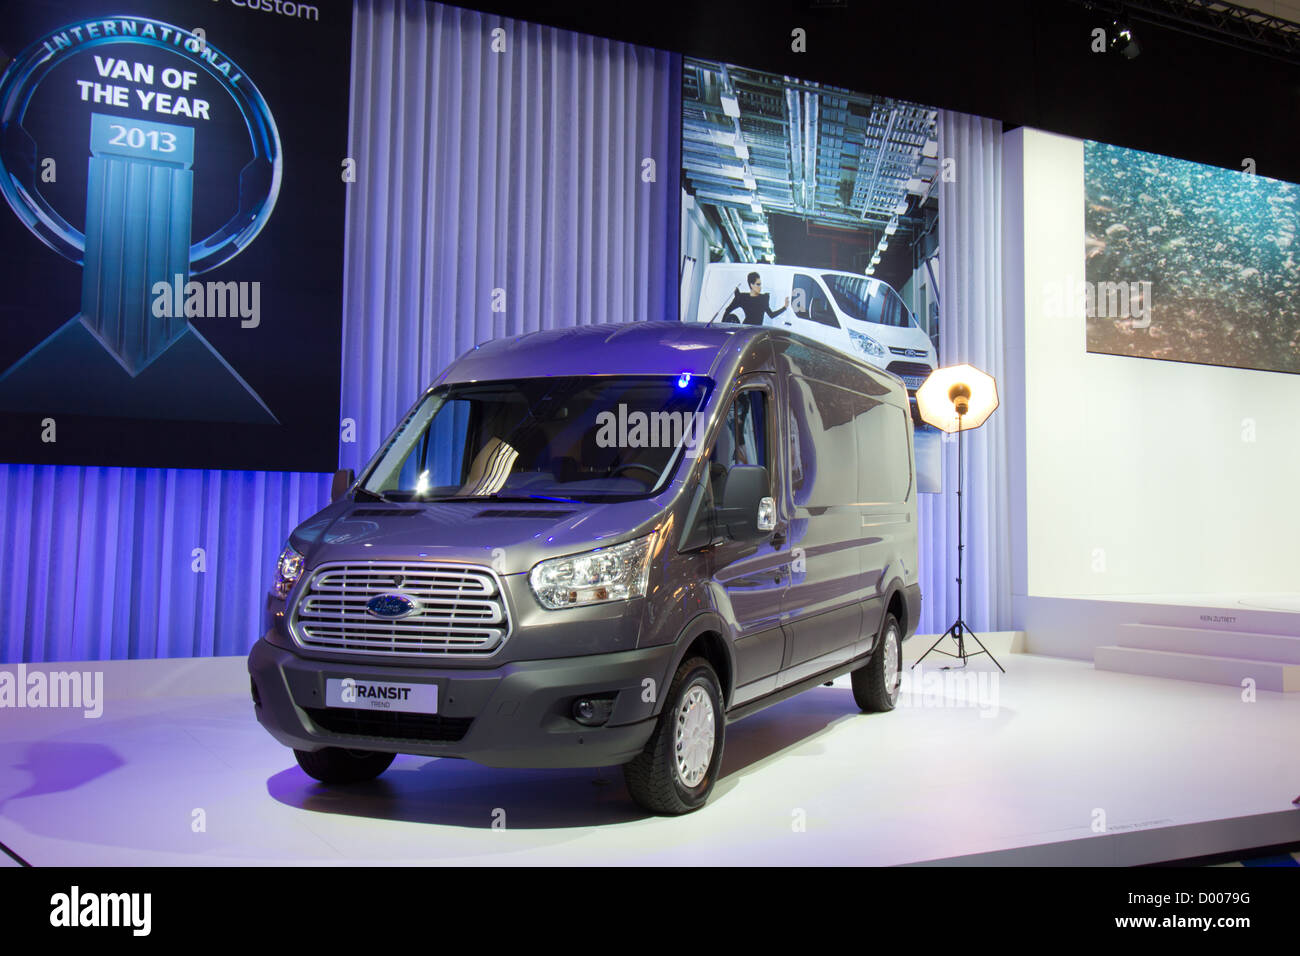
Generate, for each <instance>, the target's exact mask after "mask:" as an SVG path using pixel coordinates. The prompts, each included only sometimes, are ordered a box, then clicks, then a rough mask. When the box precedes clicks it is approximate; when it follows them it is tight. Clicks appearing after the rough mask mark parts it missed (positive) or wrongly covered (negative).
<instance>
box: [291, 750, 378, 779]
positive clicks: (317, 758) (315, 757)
mask: <svg viewBox="0 0 1300 956" xmlns="http://www.w3.org/2000/svg"><path fill="white" fill-rule="evenodd" d="M293 755H294V756H295V757H297V758H298V766H300V767H302V769H303V772H304V773H306V774H307V776H309V777H315V778H316V779H317V780H319V781H320V782H321V783H361V782H362V781H363V780H374V779H375V778H376V777H378V776H379V775H380V774H381V773H383V772H384V771H385V770H387V769H388V767H389V765H390V764H391V763H392V762H393V758H394V757H396V756H397V754H381V753H375V752H373V751H370V750H345V749H344V748H342V747H326V748H325V749H324V750H295V751H294V752H293Z"/></svg>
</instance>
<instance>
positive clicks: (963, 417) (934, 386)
mask: <svg viewBox="0 0 1300 956" xmlns="http://www.w3.org/2000/svg"><path fill="white" fill-rule="evenodd" d="M997 407H998V383H997V381H996V380H995V379H994V378H993V376H992V375H989V374H988V373H986V372H981V371H980V370H979V369H977V368H975V367H974V366H973V365H952V366H948V367H947V368H937V369H935V370H934V371H933V372H931V373H930V375H929V377H928V378H926V380H925V381H924V382H922V383H921V387H920V388H918V389H917V390H916V408H917V411H918V412H920V414H921V418H922V419H923V420H924V421H926V422H928V423H929V424H931V425H933V426H934V427H935V428H938V429H940V430H942V431H945V432H949V433H952V432H957V619H956V620H955V621H953V623H952V624H951V626H949V628H948V630H946V631H944V632H943V633H942V634H940V635H939V638H938V640H936V641H935V642H934V643H933V644H931V645H930V650H928V651H926V652H925V653H924V654H922V655H921V656H920V657H919V658H917V661H916V664H919V663H921V661H923V660H925V659H926V658H927V657H928V656H929V655H930V653H931V652H932V651H935V650H936V649H937V648H938V646H939V642H940V641H942V640H943V639H944V638H945V637H951V638H952V639H953V641H954V642H956V644H957V653H956V654H953V653H951V652H949V651H937V653H939V654H943V655H945V656H946V657H955V658H957V659H958V660H960V661H961V663H962V666H963V667H965V666H966V662H967V660H968V659H970V658H972V657H977V656H978V655H980V654H987V655H988V658H989V660H991V661H992V662H993V663H994V664H997V667H998V670H1000V671H1002V672H1003V673H1004V674H1005V673H1006V670H1005V669H1004V668H1003V667H1002V665H1001V664H998V660H997V658H996V657H994V656H993V655H992V654H991V653H989V649H988V648H987V647H985V646H984V644H983V643H982V642H981V641H980V639H979V637H978V636H976V634H975V633H974V632H973V631H971V629H970V628H969V627H967V625H966V621H965V620H964V619H963V618H962V610H961V608H962V591H961V588H962V552H963V551H965V549H966V546H965V543H964V541H963V538H962V507H961V497H962V487H963V484H964V481H965V470H964V466H965V460H964V459H965V446H966V432H968V431H970V430H971V429H972V428H979V427H980V426H981V425H983V424H984V423H985V422H986V421H988V417H989V416H990V415H992V414H993V412H994V410H995V409H996V408H997ZM967 636H969V637H970V638H971V640H973V641H974V642H975V643H976V644H979V648H980V649H979V650H978V651H974V652H972V653H967V651H966V638H967ZM916 664H913V665H912V666H913V667H915V666H916Z"/></svg>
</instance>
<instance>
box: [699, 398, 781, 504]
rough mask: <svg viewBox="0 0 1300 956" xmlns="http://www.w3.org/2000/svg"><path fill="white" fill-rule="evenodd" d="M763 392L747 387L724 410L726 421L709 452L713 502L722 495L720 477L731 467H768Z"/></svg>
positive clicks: (765, 408) (765, 406)
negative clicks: (725, 410)
mask: <svg viewBox="0 0 1300 956" xmlns="http://www.w3.org/2000/svg"><path fill="white" fill-rule="evenodd" d="M766 397H767V396H766V393H765V392H763V391H762V390H761V389H757V388H750V389H746V390H745V391H743V392H741V393H740V394H739V395H737V396H736V398H735V400H734V401H733V402H732V403H731V407H730V408H729V409H727V418H726V421H724V422H723V423H722V428H721V430H719V432H718V438H717V441H715V442H714V443H713V450H712V451H711V452H710V453H709V475H710V478H711V479H712V483H713V494H714V499H715V500H719V499H718V496H719V495H720V494H721V492H722V477H723V476H724V475H725V474H726V473H727V469H728V468H730V467H731V466H732V465H762V466H763V467H764V468H768V469H770V468H771V465H770V464H769V463H768V454H767V404H766Z"/></svg>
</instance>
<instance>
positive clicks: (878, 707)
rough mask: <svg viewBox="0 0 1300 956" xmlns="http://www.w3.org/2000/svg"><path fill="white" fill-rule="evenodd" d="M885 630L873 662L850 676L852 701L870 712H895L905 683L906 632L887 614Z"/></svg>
mask: <svg viewBox="0 0 1300 956" xmlns="http://www.w3.org/2000/svg"><path fill="white" fill-rule="evenodd" d="M882 631H883V633H882V634H881V636H880V645H879V646H878V647H877V648H876V652H875V653H874V654H872V655H871V660H869V661H868V662H867V663H866V664H863V665H862V666H861V667H859V668H858V669H857V670H855V671H854V672H853V673H852V675H851V677H852V680H853V699H854V700H855V701H856V702H857V705H858V706H859V707H860V708H862V709H863V710H864V711H867V712H868V713H881V712H883V711H887V710H893V709H894V706H895V705H896V704H897V703H898V691H899V688H900V687H901V686H902V683H903V629H902V628H901V627H899V626H898V618H896V617H894V615H892V614H886V615H885V626H884V628H883V629H882Z"/></svg>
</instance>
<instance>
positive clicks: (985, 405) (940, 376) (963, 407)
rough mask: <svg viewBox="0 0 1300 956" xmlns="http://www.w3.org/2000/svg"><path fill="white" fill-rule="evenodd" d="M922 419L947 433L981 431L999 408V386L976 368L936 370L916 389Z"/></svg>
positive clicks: (956, 367)
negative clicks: (978, 429)
mask: <svg viewBox="0 0 1300 956" xmlns="http://www.w3.org/2000/svg"><path fill="white" fill-rule="evenodd" d="M916 405H917V409H918V410H919V411H920V413H921V418H923V419H924V420H925V421H926V422H928V423H929V424H931V425H933V426H934V427H935V428H938V429H940V430H942V431H945V432H958V431H969V430H970V429H972V428H979V427H980V426H981V425H983V424H984V422H985V421H986V420H987V419H988V417H989V416H990V415H992V414H993V411H994V409H996V408H997V407H998V383H997V382H996V381H994V379H993V376H992V375H989V374H987V373H985V372H981V371H980V370H979V369H977V368H975V366H973V365H950V366H948V367H946V368H937V369H935V370H934V371H933V372H931V373H930V375H929V377H928V378H926V380H925V381H924V382H923V383H922V384H921V387H920V388H919V389H917V390H916Z"/></svg>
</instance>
